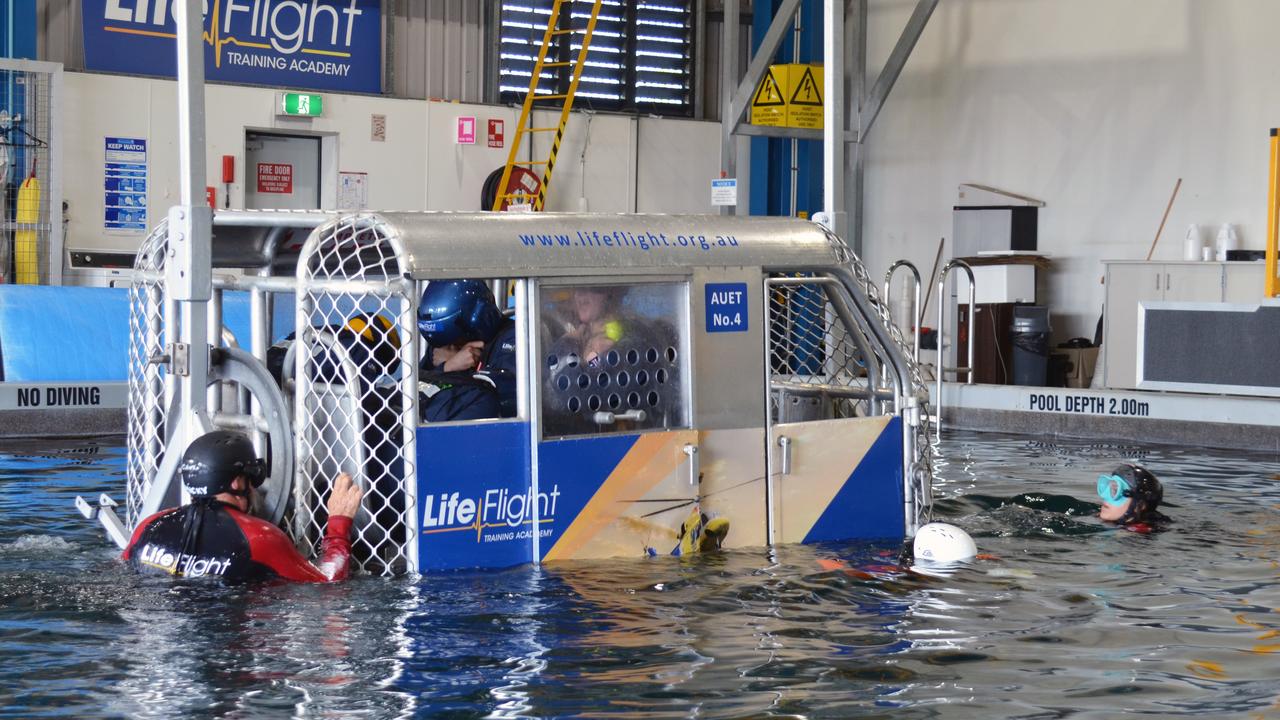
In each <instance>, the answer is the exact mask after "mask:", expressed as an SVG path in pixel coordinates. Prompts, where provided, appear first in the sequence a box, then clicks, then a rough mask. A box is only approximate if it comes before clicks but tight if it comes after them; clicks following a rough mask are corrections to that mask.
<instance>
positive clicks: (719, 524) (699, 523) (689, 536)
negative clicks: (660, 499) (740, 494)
mask: <svg viewBox="0 0 1280 720" xmlns="http://www.w3.org/2000/svg"><path fill="white" fill-rule="evenodd" d="M728 534H729V520H728V518H719V517H718V518H713V517H708V516H707V514H706V513H704V512H702V510H701V509H698V508H694V510H693V512H692V513H690V515H689V517H688V518H686V519H685V521H684V522H683V523H681V525H680V544H679V545H677V546H676V552H674V553H672V554H673V555H692V554H693V553H697V552H704V551H707V550H719V549H720V546H721V545H722V544H724V538H725V536H726V535H728Z"/></svg>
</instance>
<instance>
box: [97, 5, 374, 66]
mask: <svg viewBox="0 0 1280 720" xmlns="http://www.w3.org/2000/svg"><path fill="white" fill-rule="evenodd" d="M179 2H186V0H169V2H166V1H165V0H106V5H105V8H104V10H103V20H104V21H106V24H105V29H106V30H107V31H108V32H118V33H127V34H135V35H147V36H152V37H166V38H176V37H177V36H176V34H175V33H173V32H167V31H166V30H167V27H170V23H171V22H173V23H176V6H177V4H178V3H179ZM212 5H213V8H212V10H213V21H212V22H206V25H207V27H208V29H207V30H205V32H204V41H205V42H206V43H207V44H209V45H212V46H213V49H214V52H215V54H214V57H215V58H216V60H215V62H216V63H218V64H221V61H222V58H223V54H224V53H223V47H224V46H226V45H233V46H237V47H243V48H258V49H261V50H267V49H274V50H275V51H276V52H278V53H281V54H283V55H293V54H295V53H313V54H317V55H327V56H332V57H339V58H350V57H351V41H352V35H353V33H354V30H355V25H356V22H357V20H358V19H359V17H360V16H361V15H363V14H364V10H361V9H360V8H359V7H358V0H212ZM209 6H210V0H204V5H203V14H204V17H205V18H209V16H210V7H209ZM231 54H235V53H231Z"/></svg>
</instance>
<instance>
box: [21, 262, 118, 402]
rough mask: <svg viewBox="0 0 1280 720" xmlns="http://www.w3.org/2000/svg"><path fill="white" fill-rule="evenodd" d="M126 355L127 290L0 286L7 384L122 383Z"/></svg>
mask: <svg viewBox="0 0 1280 720" xmlns="http://www.w3.org/2000/svg"><path fill="white" fill-rule="evenodd" d="M128 355H129V297H128V292H127V291H126V290H123V289H115V288H81V287H50V286H45V285H0V358H3V363H4V379H5V380H6V381H8V382H37V381H42V380H68V381H76V380H86V381H95V380H101V381H113V380H116V381H123V380H124V379H125V378H126V376H127V365H128Z"/></svg>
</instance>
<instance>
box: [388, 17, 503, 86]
mask: <svg viewBox="0 0 1280 720" xmlns="http://www.w3.org/2000/svg"><path fill="white" fill-rule="evenodd" d="M489 4H491V3H489V2H487V1H485V0H395V2H393V3H392V5H393V6H394V10H393V12H392V16H393V18H394V20H393V27H392V29H391V32H392V41H391V42H392V43H393V49H392V53H391V55H392V60H391V88H390V89H391V91H392V93H393V94H394V95H396V96H398V97H411V98H427V97H432V98H443V99H446V100H460V101H462V102H483V101H484V99H485V97H484V94H485V84H486V73H487V72H488V68H489V66H490V65H489V62H488V59H489V49H488V45H487V33H486V23H487V17H488V15H489V12H487V9H486V5H489Z"/></svg>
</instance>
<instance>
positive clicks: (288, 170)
mask: <svg viewBox="0 0 1280 720" xmlns="http://www.w3.org/2000/svg"><path fill="white" fill-rule="evenodd" d="M258 192H260V193H279V194H281V195H292V194H293V166H292V165H290V164H288V163H258Z"/></svg>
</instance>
